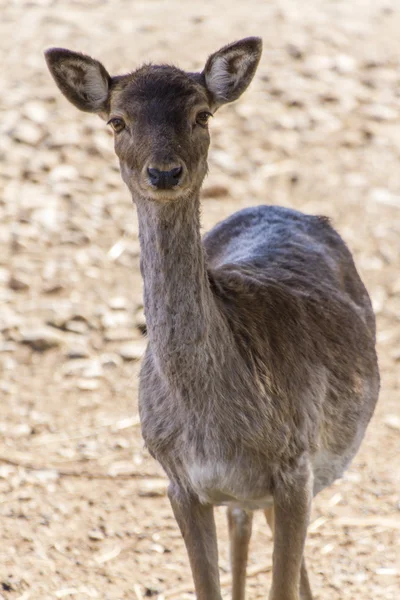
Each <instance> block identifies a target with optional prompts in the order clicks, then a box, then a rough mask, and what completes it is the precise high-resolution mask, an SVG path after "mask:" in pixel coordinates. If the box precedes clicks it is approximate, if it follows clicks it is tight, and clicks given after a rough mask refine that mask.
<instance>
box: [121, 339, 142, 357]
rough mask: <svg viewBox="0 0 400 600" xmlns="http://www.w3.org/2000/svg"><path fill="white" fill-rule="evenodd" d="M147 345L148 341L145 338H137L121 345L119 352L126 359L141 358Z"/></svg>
mask: <svg viewBox="0 0 400 600" xmlns="http://www.w3.org/2000/svg"><path fill="white" fill-rule="evenodd" d="M146 347H147V343H146V342H145V341H144V340H135V341H133V342H129V344H124V345H123V346H121V347H120V349H119V354H120V356H121V357H122V358H123V359H124V360H140V359H141V358H142V356H143V354H144V352H145V350H146Z"/></svg>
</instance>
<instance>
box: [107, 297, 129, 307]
mask: <svg viewBox="0 0 400 600" xmlns="http://www.w3.org/2000/svg"><path fill="white" fill-rule="evenodd" d="M108 305H109V307H110V308H111V309H112V310H126V309H127V307H128V302H127V299H126V298H124V297H123V296H115V297H114V298H111V300H110V301H109V303H108Z"/></svg>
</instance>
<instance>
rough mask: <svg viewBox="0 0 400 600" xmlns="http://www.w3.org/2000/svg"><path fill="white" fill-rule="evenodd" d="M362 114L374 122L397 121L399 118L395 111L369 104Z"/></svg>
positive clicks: (382, 105) (379, 105) (384, 106)
mask: <svg viewBox="0 0 400 600" xmlns="http://www.w3.org/2000/svg"><path fill="white" fill-rule="evenodd" d="M362 112H363V113H364V114H365V115H366V116H367V117H370V118H371V119H374V121H397V119H398V118H399V113H398V111H397V110H395V109H394V108H391V107H390V106H386V105H384V104H369V105H367V106H365V107H364V108H363V111H362Z"/></svg>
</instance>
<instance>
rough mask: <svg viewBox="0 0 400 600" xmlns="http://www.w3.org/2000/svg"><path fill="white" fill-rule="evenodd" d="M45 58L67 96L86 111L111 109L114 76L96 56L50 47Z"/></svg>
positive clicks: (100, 112)
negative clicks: (109, 107) (109, 101)
mask: <svg viewBox="0 0 400 600" xmlns="http://www.w3.org/2000/svg"><path fill="white" fill-rule="evenodd" d="M45 58H46V62H47V66H48V67H49V70H50V73H51V75H52V76H53V78H54V80H55V82H56V84H57V85H58V87H59V88H60V90H61V92H62V93H63V94H64V96H65V97H66V98H67V99H68V100H69V101H70V102H72V104H73V105H74V106H76V107H77V108H79V109H80V110H84V111H86V112H94V113H97V114H102V113H105V112H106V111H107V107H108V97H109V93H110V82H111V77H110V75H109V74H108V72H107V71H106V69H105V68H104V66H103V65H102V64H101V63H100V62H99V61H98V60H95V59H94V58H91V57H90V56H87V55H85V54H81V53H79V52H72V51H71V50H67V49H66V48H49V49H48V50H46V52H45Z"/></svg>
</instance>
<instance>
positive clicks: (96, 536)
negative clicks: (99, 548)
mask: <svg viewBox="0 0 400 600" xmlns="http://www.w3.org/2000/svg"><path fill="white" fill-rule="evenodd" d="M88 538H89V540H93V541H96V542H98V541H101V540H104V534H103V533H102V532H101V531H100V529H91V530H90V531H89V533H88Z"/></svg>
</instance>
